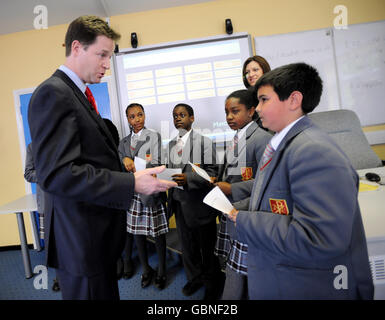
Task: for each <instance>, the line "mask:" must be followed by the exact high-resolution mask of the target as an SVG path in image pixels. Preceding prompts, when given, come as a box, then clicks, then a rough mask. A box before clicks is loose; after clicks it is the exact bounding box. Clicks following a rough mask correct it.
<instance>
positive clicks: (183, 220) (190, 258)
mask: <svg viewBox="0 0 385 320" xmlns="http://www.w3.org/2000/svg"><path fill="white" fill-rule="evenodd" d="M186 134H187V133H186ZM176 143H177V139H176V138H175V139H173V140H171V141H170V143H169V144H168V146H167V147H166V151H167V156H166V161H167V163H168V166H169V168H181V169H182V173H184V174H185V175H186V183H185V184H184V186H183V190H180V189H178V188H173V189H172V190H169V197H168V210H169V215H171V214H172V213H175V220H176V226H177V231H178V235H179V239H180V241H181V243H182V259H183V265H184V270H185V272H186V277H187V280H188V282H187V283H186V285H185V286H184V287H183V289H182V292H183V294H184V295H186V296H189V295H191V294H193V293H194V292H195V291H196V290H197V289H199V288H200V287H201V286H202V285H204V286H205V296H204V299H205V300H215V299H217V298H218V295H219V293H220V290H221V286H220V283H221V271H220V266H219V260H218V258H217V257H216V256H215V255H214V247H215V241H216V234H217V228H216V217H217V215H218V211H216V210H215V209H213V208H212V207H209V206H208V205H206V204H205V203H203V198H204V197H205V196H206V194H207V193H208V192H209V191H210V189H212V185H211V183H209V182H208V181H206V180H205V179H203V178H202V177H200V176H199V175H198V174H196V173H195V172H193V170H192V166H191V165H190V164H188V161H190V162H191V163H193V164H196V165H198V166H200V167H201V168H202V169H204V170H205V171H206V172H207V173H208V175H209V176H210V177H216V176H217V174H218V169H217V166H216V152H215V149H214V145H213V143H212V141H211V140H210V139H209V138H207V137H204V136H202V135H200V134H198V133H197V132H195V130H193V129H191V131H190V135H189V136H188V137H187V141H186V143H185V145H184V147H183V152H182V156H181V158H182V159H181V161H177V158H176V156H177V152H176V149H177V148H176ZM179 160H180V159H179Z"/></svg>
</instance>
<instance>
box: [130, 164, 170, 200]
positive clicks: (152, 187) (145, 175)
mask: <svg viewBox="0 0 385 320" xmlns="http://www.w3.org/2000/svg"><path fill="white" fill-rule="evenodd" d="M164 169H165V166H160V167H155V168H148V169H144V170H141V171H138V172H135V173H134V176H135V192H137V193H143V194H153V193H157V192H163V191H166V190H168V189H169V188H172V187H176V186H177V184H176V183H175V182H173V181H167V180H160V179H157V178H155V177H154V176H153V174H158V173H161V172H162V171H163V170H164Z"/></svg>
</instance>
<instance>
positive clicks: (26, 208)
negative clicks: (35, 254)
mask: <svg viewBox="0 0 385 320" xmlns="http://www.w3.org/2000/svg"><path fill="white" fill-rule="evenodd" d="M33 211H37V203H36V196H35V195H34V194H27V195H25V196H23V197H21V198H19V199H16V200H14V201H12V202H9V203H7V204H4V205H2V206H0V214H9V213H15V214H16V217H17V225H18V228H19V236H20V245H21V253H22V258H23V264H24V272H25V277H26V278H27V279H29V278H32V276H33V273H32V269H31V260H30V257H29V251H28V244H27V237H26V234H25V225H24V218H23V212H30V215H31V221H32V229H33V233H34V237H35V239H37V240H38V239H39V234H38V230H37V226H36V221H35V217H34V213H33ZM35 245H36V249H37V250H38V251H40V250H41V247H40V243H39V241H36V243H35Z"/></svg>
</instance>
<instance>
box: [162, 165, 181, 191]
mask: <svg viewBox="0 0 385 320" xmlns="http://www.w3.org/2000/svg"><path fill="white" fill-rule="evenodd" d="M181 173H182V169H181V168H173V169H170V168H167V169H164V170H163V171H162V172H161V173H158V174H157V178H158V179H161V180H167V181H174V180H172V175H174V174H181ZM174 188H178V189H181V190H183V187H182V186H177V187H174Z"/></svg>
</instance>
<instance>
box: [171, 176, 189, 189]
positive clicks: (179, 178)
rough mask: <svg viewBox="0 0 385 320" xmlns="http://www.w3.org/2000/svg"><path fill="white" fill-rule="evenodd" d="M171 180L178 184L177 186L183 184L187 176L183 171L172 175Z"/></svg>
mask: <svg viewBox="0 0 385 320" xmlns="http://www.w3.org/2000/svg"><path fill="white" fill-rule="evenodd" d="M172 180H174V181H175V182H176V183H177V184H178V186H184V185H185V184H186V183H187V178H186V174H185V173H179V174H174V175H172Z"/></svg>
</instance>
